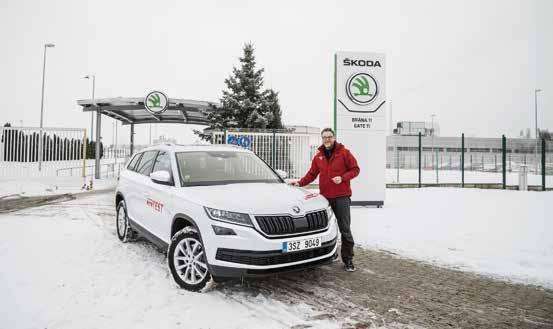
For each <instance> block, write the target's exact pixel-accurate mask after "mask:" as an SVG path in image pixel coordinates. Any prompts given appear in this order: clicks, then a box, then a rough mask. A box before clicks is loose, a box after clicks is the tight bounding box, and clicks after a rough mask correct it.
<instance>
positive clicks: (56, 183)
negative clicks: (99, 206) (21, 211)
mask: <svg viewBox="0 0 553 329" xmlns="http://www.w3.org/2000/svg"><path fill="white" fill-rule="evenodd" d="M89 182H90V177H89V178H88V179H87V180H86V181H85V180H84V179H83V178H82V177H76V176H73V177H18V178H7V179H2V180H0V200H2V199H5V198H19V197H30V196H47V195H56V194H64V193H72V194H74V193H81V192H86V191H87V190H85V189H83V188H82V187H83V185H85V184H89ZM116 185H117V179H116V178H113V177H110V178H105V179H99V180H98V179H95V180H94V181H93V187H94V190H102V189H114V188H115V186H116Z"/></svg>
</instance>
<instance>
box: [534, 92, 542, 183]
mask: <svg viewBox="0 0 553 329" xmlns="http://www.w3.org/2000/svg"><path fill="white" fill-rule="evenodd" d="M540 91H541V89H534V108H535V113H536V149H535V150H534V155H535V158H534V161H535V163H536V174H537V173H538V144H539V143H538V140H539V138H540V136H539V133H538V93H539V92H540Z"/></svg>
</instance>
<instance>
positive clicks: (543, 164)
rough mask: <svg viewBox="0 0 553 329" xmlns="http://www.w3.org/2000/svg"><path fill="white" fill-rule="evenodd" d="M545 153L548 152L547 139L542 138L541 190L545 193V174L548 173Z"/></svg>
mask: <svg viewBox="0 0 553 329" xmlns="http://www.w3.org/2000/svg"><path fill="white" fill-rule="evenodd" d="M545 152H546V144H545V138H542V140H541V190H542V191H545V172H546V170H545V169H546V166H545Z"/></svg>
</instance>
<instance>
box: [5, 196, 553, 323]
mask: <svg viewBox="0 0 553 329" xmlns="http://www.w3.org/2000/svg"><path fill="white" fill-rule="evenodd" d="M27 189H28V188H27V187H26V188H25V190H27ZM386 194H387V195H386V201H385V206H384V208H381V209H378V208H364V207H353V208H352V230H353V234H354V238H355V239H356V242H357V243H358V244H359V245H362V246H365V247H367V248H373V249H382V250H387V251H392V252H395V253H397V254H399V255H401V256H404V257H409V258H413V259H418V260H423V261H427V262H431V263H435V264H438V265H441V266H447V267H454V268H458V269H461V270H465V271H474V272H478V273H483V274H488V275H491V276H494V277H497V278H501V279H510V280H514V281H518V282H524V283H532V284H540V285H543V286H545V287H548V288H553V235H552V234H551V232H553V221H552V220H551V218H550V217H551V216H550V214H549V216H548V214H547V213H546V212H549V213H550V212H551V211H550V210H551V206H550V204H551V203H552V201H553V192H522V191H503V190H481V189H457V188H422V189H389V190H387V191H386ZM0 261H1V263H2V267H1V268H0V296H2V298H0V310H1V311H0V328H10V329H11V328H46V327H49V328H126V327H131V326H132V327H135V328H152V327H162V328H176V327H183V326H188V327H195V328H259V327H260V326H263V327H265V328H282V327H290V326H294V325H303V324H308V325H311V326H314V327H317V328H319V327H323V328H324V327H330V328H332V327H337V326H339V325H340V324H339V323H336V322H329V321H327V320H314V319H317V318H316V312H315V311H314V310H312V309H311V308H309V307H308V306H306V305H303V304H301V305H289V304H284V303H282V302H280V301H277V300H273V299H271V298H269V297H266V296H263V295H259V296H257V297H255V298H252V297H248V295H246V294H241V293H240V292H239V291H238V292H234V293H232V294H225V293H223V292H222V291H220V290H217V289H212V290H209V291H207V292H206V293H203V294H197V293H190V292H187V291H184V290H181V289H178V288H177V287H176V285H175V284H174V282H173V279H172V278H171V275H170V273H169V271H168V269H167V265H166V261H165V258H164V256H163V255H162V254H161V253H159V252H158V251H157V250H155V249H154V248H153V247H152V246H151V245H150V244H148V243H143V242H137V243H131V244H122V243H120V242H119V241H118V240H117V237H116V235H115V229H114V220H113V195H112V194H111V193H106V194H102V195H96V196H87V197H84V198H79V199H77V200H74V201H71V202H64V203H58V204H54V205H49V206H44V207H38V208H32V209H26V210H22V211H18V212H15V213H10V214H3V215H0ZM368 275H370V273H368Z"/></svg>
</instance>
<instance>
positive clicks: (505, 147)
mask: <svg viewBox="0 0 553 329" xmlns="http://www.w3.org/2000/svg"><path fill="white" fill-rule="evenodd" d="M419 159H420V160H419ZM419 167H420V182H421V184H461V185H462V184H501V185H506V186H517V185H518V184H519V183H518V181H519V174H520V173H521V172H523V171H527V172H528V183H529V185H533V186H539V187H544V186H547V187H552V186H553V142H551V141H545V140H538V141H537V142H536V140H535V139H524V138H505V139H504V141H503V137H501V138H474V137H471V138H466V137H464V135H462V136H459V137H436V138H435V139H434V140H433V138H432V137H427V136H421V137H420V139H419V137H418V136H389V137H388V140H387V168H388V177H387V181H388V183H418V182H419ZM504 167H505V174H504V173H503V168H504ZM504 181H505V182H504ZM504 183H505V184H504Z"/></svg>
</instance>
